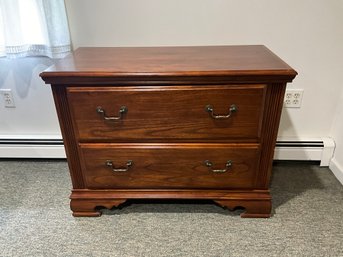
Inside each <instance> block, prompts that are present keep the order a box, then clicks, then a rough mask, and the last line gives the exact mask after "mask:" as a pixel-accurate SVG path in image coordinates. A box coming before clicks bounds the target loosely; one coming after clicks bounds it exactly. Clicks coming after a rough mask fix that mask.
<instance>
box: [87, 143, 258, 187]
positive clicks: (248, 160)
mask: <svg viewBox="0 0 343 257" xmlns="http://www.w3.org/2000/svg"><path fill="white" fill-rule="evenodd" d="M80 148H81V153H82V158H83V163H82V165H83V167H82V169H83V174H84V179H85V181H86V187H87V188H92V189H109V188H122V189H124V188H131V189H132V188H136V189H138V188H149V189H154V188H155V189H156V188H216V189H218V188H222V189H224V188H250V187H253V186H254V184H255V180H256V175H257V174H256V173H257V166H258V165H257V164H258V161H259V156H260V148H259V145H258V144H203V145H202V144H182V145H180V144H173V145H172V144H168V145H165V144H81V145H80Z"/></svg>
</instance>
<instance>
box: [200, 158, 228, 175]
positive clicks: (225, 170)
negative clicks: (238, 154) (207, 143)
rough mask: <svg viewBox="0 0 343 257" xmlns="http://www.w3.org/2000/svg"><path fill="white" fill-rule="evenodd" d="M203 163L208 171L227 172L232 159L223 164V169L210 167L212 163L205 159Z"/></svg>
mask: <svg viewBox="0 0 343 257" xmlns="http://www.w3.org/2000/svg"><path fill="white" fill-rule="evenodd" d="M205 165H206V166H207V167H208V168H209V170H210V171H212V172H213V173H224V172H227V171H228V169H229V168H230V167H231V166H232V161H231V160H228V161H227V162H226V164H225V169H223V170H215V169H213V168H212V166H213V164H212V162H210V161H209V160H206V161H205Z"/></svg>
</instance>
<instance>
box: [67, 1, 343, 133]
mask: <svg viewBox="0 0 343 257" xmlns="http://www.w3.org/2000/svg"><path fill="white" fill-rule="evenodd" d="M65 2H66V8H67V13H68V19H69V26H70V30H71V38H72V41H73V46H74V48H77V47H80V46H156V45H223V44H264V45H266V46H268V47H269V48H270V49H271V50H272V51H274V52H275V53H277V54H278V55H279V56H280V57H281V58H283V59H284V60H285V61H286V62H288V63H289V64H290V65H291V66H292V67H293V68H294V69H296V70H297V71H298V72H299V76H298V77H297V78H296V79H295V81H294V83H293V84H291V85H290V86H289V87H290V88H302V89H304V90H305V92H304V98H303V105H302V107H301V108H300V109H284V111H283V115H282V121H281V128H280V132H279V136H282V137H299V138H311V137H315V138H317V137H326V136H329V134H330V128H331V126H332V124H333V120H334V113H335V110H336V107H337V103H338V99H339V93H340V91H341V88H342V86H341V81H340V73H341V72H342V67H343V29H342V24H343V15H342V13H343V1H341V0H321V1H320V0H318V1H312V0H301V1H299V0H287V1H285V0H282V1H281V0H243V1H237V0H226V1H224V0H173V1H166V0H144V1H142V0H99V1H93V0H66V1H65Z"/></svg>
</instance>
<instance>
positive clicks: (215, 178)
mask: <svg viewBox="0 0 343 257" xmlns="http://www.w3.org/2000/svg"><path fill="white" fill-rule="evenodd" d="M296 74H297V73H296V72H295V71H294V70H293V69H292V68H291V67H289V66H288V65H287V64H286V63H285V62H283V61H282V60H281V59H280V58H278V57H277V56H276V55H274V54H273V53H272V52H271V51H269V50H268V49H267V48H266V47H264V46H201V47H200V46H198V47H128V48H79V49H77V50H76V51H75V52H74V53H73V54H70V55H68V56H67V57H66V58H64V59H62V60H59V61H57V62H56V64H55V65H54V66H52V67H50V68H49V69H48V70H46V71H44V72H43V73H41V77H42V78H43V80H44V81H45V82H46V83H48V84H51V86H52V92H53V95H54V100H55V104H56V109H57V113H58V117H59V122H60V126H61V130H62V135H63V139H64V144H65V149H66V154H67V159H68V164H69V169H70V175H71V179H72V184H73V190H72V193H71V197H70V198H71V209H72V211H73V215H74V216H99V215H100V214H101V211H100V208H102V207H105V208H112V207H114V206H118V205H120V204H121V203H124V202H125V201H126V200H128V199H162V198H163V199H175V198H178V199H210V200H213V201H214V202H216V203H217V204H219V205H221V206H223V207H227V208H229V209H233V208H235V207H243V208H245V212H244V213H242V214H241V216H242V217H269V216H270V213H271V196H270V192H269V181H270V176H271V169H272V160H273V153H274V147H275V141H276V136H277V131H278V126H279V120H280V114H281V109H282V104H283V97H284V92H285V88H286V83H287V82H291V81H292V80H293V78H294V77H295V76H296Z"/></svg>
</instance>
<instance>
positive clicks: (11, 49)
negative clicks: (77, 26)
mask: <svg viewBox="0 0 343 257" xmlns="http://www.w3.org/2000/svg"><path fill="white" fill-rule="evenodd" d="M70 48H71V47H70V37H69V29H68V21H67V15H66V10H65V6H64V1H63V0H0V57H8V58H16V57H25V56H48V57H51V58H61V57H63V56H65V55H66V54H67V53H68V52H70Z"/></svg>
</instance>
